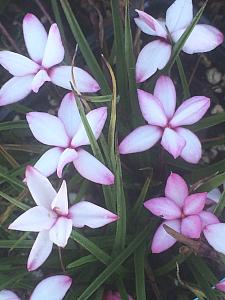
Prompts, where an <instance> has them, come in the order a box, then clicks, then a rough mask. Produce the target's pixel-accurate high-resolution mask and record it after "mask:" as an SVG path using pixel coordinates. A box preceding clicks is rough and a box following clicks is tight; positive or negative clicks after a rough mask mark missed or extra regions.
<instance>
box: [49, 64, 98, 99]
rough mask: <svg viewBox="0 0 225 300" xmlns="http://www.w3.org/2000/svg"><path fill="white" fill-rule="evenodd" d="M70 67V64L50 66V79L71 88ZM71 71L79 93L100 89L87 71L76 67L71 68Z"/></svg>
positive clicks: (93, 91)
mask: <svg viewBox="0 0 225 300" xmlns="http://www.w3.org/2000/svg"><path fill="white" fill-rule="evenodd" d="M71 68H72V67H71V66H61V67H55V68H52V69H51V70H50V72H49V76H50V78H51V81H52V82H53V83H54V84H56V85H58V86H61V87H63V88H65V89H68V90H71V85H70V82H71V81H72V76H71ZM73 72H74V77H75V83H76V87H77V89H78V91H80V92H81V93H95V92H97V91H98V90H99V89H100V87H99V84H98V83H97V81H96V80H95V79H94V78H93V77H92V76H91V75H90V74H88V72H86V71H84V70H82V69H80V68H77V67H75V68H73Z"/></svg>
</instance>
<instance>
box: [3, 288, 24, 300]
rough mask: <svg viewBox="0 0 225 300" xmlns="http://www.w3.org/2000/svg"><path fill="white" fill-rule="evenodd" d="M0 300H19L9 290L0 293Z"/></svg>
mask: <svg viewBox="0 0 225 300" xmlns="http://www.w3.org/2000/svg"><path fill="white" fill-rule="evenodd" d="M0 300H21V299H20V298H19V297H18V296H17V295H16V294H15V293H13V292H12V291H9V290H1V291H0Z"/></svg>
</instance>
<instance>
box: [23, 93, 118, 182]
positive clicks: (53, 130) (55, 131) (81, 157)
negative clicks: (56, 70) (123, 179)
mask: <svg viewBox="0 0 225 300" xmlns="http://www.w3.org/2000/svg"><path fill="white" fill-rule="evenodd" d="M86 117H87V120H88V122H89V124H90V126H91V129H92V131H93V134H94V136H95V138H96V139H98V137H99V136H100V134H101V132H102V128H103V126H104V124H105V121H106V118H107V107H100V108H97V109H94V110H92V111H90V112H89V113H88V114H87V115H86ZM27 121H28V124H29V126H30V129H31V131H32V133H33V135H34V137H35V138H36V139H37V140H38V141H39V142H41V143H43V144H46V145H50V146H55V147H54V148H52V149H50V150H48V151H47V152H45V153H44V154H43V155H42V157H41V158H40V159H39V160H38V162H37V163H36V164H35V168H37V169H38V170H40V171H41V172H42V173H43V174H44V175H45V176H49V175H51V174H52V173H54V172H55V171H56V170H57V175H58V177H60V178H61V177H62V171H63V168H64V166H65V165H66V164H68V163H69V162H73V164H74V167H75V168H76V170H77V171H78V172H79V173H80V174H81V175H82V176H83V177H85V178H87V179H89V180H91V181H93V182H96V183H101V184H105V185H110V184H113V183H114V175H113V174H112V172H111V171H110V170H109V169H108V168H106V167H105V166H104V165H103V164H102V163H101V162H100V161H98V160H97V159H96V158H95V157H94V156H92V155H91V154H89V153H88V152H87V151H85V150H84V149H82V148H81V146H84V145H89V144H90V142H89V139H88V136H87V134H86V131H85V128H84V126H83V123H82V121H81V118H80V114H79V111H78V108H77V105H76V101H75V98H74V96H73V93H68V94H66V95H65V97H64V98H63V100H62V102H61V105H60V107H59V111H58V117H55V116H52V115H50V114H48V113H40V112H30V113H28V114H27Z"/></svg>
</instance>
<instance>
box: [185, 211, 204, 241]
mask: <svg viewBox="0 0 225 300" xmlns="http://www.w3.org/2000/svg"><path fill="white" fill-rule="evenodd" d="M201 231H202V223H201V219H200V217H199V216H198V215H194V216H188V217H186V218H184V219H182V221H181V233H182V234H183V235H185V236H186V237H189V238H192V239H198V238H199V237H200V234H201Z"/></svg>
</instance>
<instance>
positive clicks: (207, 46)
mask: <svg viewBox="0 0 225 300" xmlns="http://www.w3.org/2000/svg"><path fill="white" fill-rule="evenodd" d="M136 12H137V13H138V17H137V18H135V19H134V20H135V22H136V24H137V26H138V27H139V28H140V29H141V31H143V32H144V33H146V34H148V35H152V36H156V37H158V39H156V40H154V41H153V42H150V43H148V44H147V45H146V46H145V47H144V48H143V49H142V50H141V52H140V54H139V56H138V59H137V64H136V79H137V82H143V81H145V80H146V79H148V78H149V77H150V76H152V75H153V74H154V73H155V72H156V71H157V69H159V70H161V69H163V68H164V67H165V65H166V64H167V63H168V61H169V59H170V56H171V51H172V45H171V42H170V37H169V35H168V32H167V30H168V31H169V33H170V36H171V38H172V40H173V42H174V43H176V42H177V41H178V40H179V38H180V37H181V36H182V34H183V33H184V32H185V30H186V29H187V27H188V26H189V25H190V24H191V22H192V20H193V5H192V0H176V1H175V2H174V3H173V4H172V5H171V6H170V7H169V8H168V9H167V12H166V20H165V22H164V21H159V20H156V19H154V18H153V17H152V16H150V15H148V14H147V13H145V12H143V11H140V10H136ZM222 42H223V34H222V32H220V31H219V30H218V29H216V28H215V27H214V26H211V25H206V24H198V25H196V26H195V27H194V29H193V31H192V33H191V34H190V36H189V38H188V39H187V41H186V42H185V44H184V46H183V48H182V50H183V51H184V52H186V53H188V54H193V53H201V52H208V51H211V50H213V49H214V48H216V47H217V46H219V45H220V44H221V43H222Z"/></svg>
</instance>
